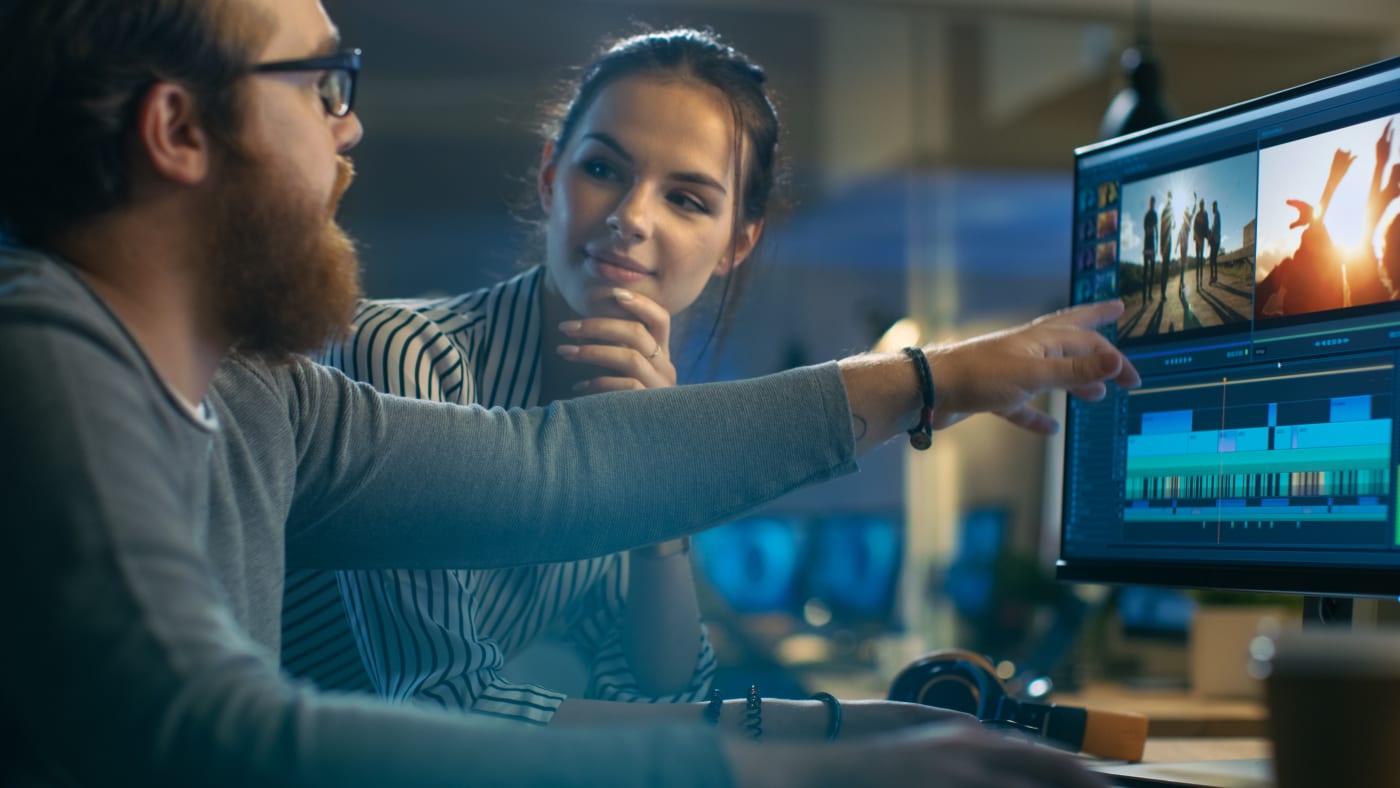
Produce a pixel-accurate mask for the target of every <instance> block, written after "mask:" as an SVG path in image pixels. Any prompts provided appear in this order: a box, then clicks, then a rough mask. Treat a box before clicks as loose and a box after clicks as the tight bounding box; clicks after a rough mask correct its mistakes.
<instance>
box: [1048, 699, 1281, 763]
mask: <svg viewBox="0 0 1400 788" xmlns="http://www.w3.org/2000/svg"><path fill="white" fill-rule="evenodd" d="M1052 700H1053V701H1054V702H1055V703H1058V704H1062V705H1065V706H1089V707H1092V708H1099V709H1103V710H1105V711H1132V712H1137V713H1139V714H1146V715H1147V718H1148V725H1147V735H1148V736H1150V737H1154V738H1162V737H1165V738H1182V737H1263V736H1267V735H1268V730H1267V727H1266V725H1267V722H1268V718H1267V713H1266V711H1265V709H1264V704H1263V703H1260V702H1256V701H1250V700H1222V699H1216V698H1202V697H1199V696H1196V695H1192V694H1191V693H1189V692H1183V691H1180V690H1148V689H1129V688H1126V687H1123V686H1122V685H1119V684H1090V685H1088V686H1086V687H1085V688H1084V689H1083V690H1081V691H1079V692H1074V693H1057V694H1056V695H1055V696H1054V697H1053V698H1052ZM1223 757H1239V758H1248V757H1254V756H1249V755H1240V756H1223ZM1158 760H1162V759H1158ZM1165 760H1182V759H1180V758H1169V759H1165ZM1196 760H1203V759H1196Z"/></svg>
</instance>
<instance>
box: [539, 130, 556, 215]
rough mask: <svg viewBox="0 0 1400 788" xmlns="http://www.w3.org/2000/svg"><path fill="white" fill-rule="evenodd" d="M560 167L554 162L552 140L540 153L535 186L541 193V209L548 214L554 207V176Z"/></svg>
mask: <svg viewBox="0 0 1400 788" xmlns="http://www.w3.org/2000/svg"><path fill="white" fill-rule="evenodd" d="M557 170H558V167H557V166H556V163H555V161H554V142H553V141H552V140H551V141H549V142H546V143H545V144H544V150H543V151H541V152H540V172H539V176H538V177H537V179H536V182H535V186H536V188H538V189H539V192H540V208H542V209H543V210H544V212H545V214H548V213H549V211H550V209H551V208H552V207H553V205H554V174H555V172H557Z"/></svg>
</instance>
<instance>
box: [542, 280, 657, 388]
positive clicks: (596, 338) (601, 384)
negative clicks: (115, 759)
mask: <svg viewBox="0 0 1400 788" xmlns="http://www.w3.org/2000/svg"><path fill="white" fill-rule="evenodd" d="M613 297H614V299H615V300H616V301H617V303H618V306H620V307H621V308H622V309H624V310H626V311H628V312H630V313H631V314H633V315H635V316H636V320H627V319H625V318H615V317H590V318H583V319H581V320H569V321H566V322H564V323H561V324H559V330H560V331H561V332H562V333H564V334H565V335H566V336H568V337H569V338H570V339H573V340H575V342H576V344H563V345H560V346H559V347H558V352H559V354H560V355H561V356H563V357H564V358H566V359H569V360H570V361H577V362H581V363H586V364H593V365H595V366H599V367H603V368H604V369H608V370H612V371H613V372H617V373H618V374H619V376H621V377H617V378H611V377H608V378H594V379H592V380H591V381H587V382H586V384H579V385H577V386H575V387H574V390H575V391H578V392H580V393H584V392H596V391H618V390H622V389H629V388H662V387H665V386H674V385H676V368H675V366H674V365H672V364H671V353H670V342H671V315H670V313H669V312H667V311H666V310H665V309H664V308H663V307H662V306H661V305H660V304H658V303H656V302H655V301H653V300H652V299H650V298H648V297H647V296H644V295H641V294H640V293H633V292H632V291H630V290H624V289H621V288H618V289H617V290H614V291H613ZM626 380H630V381H631V382H630V383H627V382H624V381H626Z"/></svg>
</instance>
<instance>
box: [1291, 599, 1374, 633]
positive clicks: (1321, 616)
mask: <svg viewBox="0 0 1400 788" xmlns="http://www.w3.org/2000/svg"><path fill="white" fill-rule="evenodd" d="M1375 623H1376V600H1374V599H1352V598H1350V597H1335V596H1305V597H1303V627H1304V628H1305V629H1311V628H1313V627H1342V628H1354V629H1369V628H1371V627H1373V626H1375Z"/></svg>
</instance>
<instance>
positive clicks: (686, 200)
mask: <svg viewBox="0 0 1400 788" xmlns="http://www.w3.org/2000/svg"><path fill="white" fill-rule="evenodd" d="M671 202H672V203H674V204H676V205H678V206H680V207H681V208H682V209H684V210H687V211H693V212H695V213H705V214H708V213H709V212H710V207H709V206H708V205H706V204H705V203H704V201H703V200H699V199H697V198H695V197H692V196H691V195H689V194H686V193H684V192H679V193H676V194H672V195H671Z"/></svg>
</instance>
